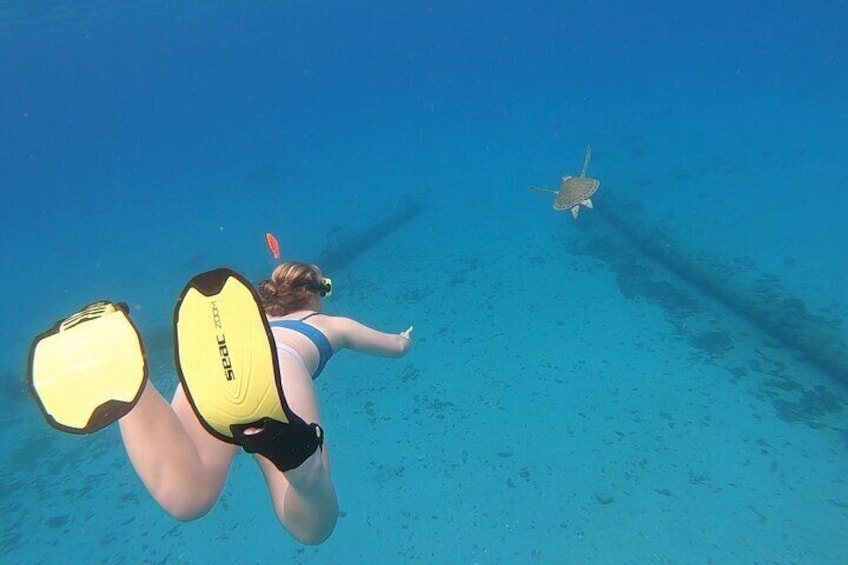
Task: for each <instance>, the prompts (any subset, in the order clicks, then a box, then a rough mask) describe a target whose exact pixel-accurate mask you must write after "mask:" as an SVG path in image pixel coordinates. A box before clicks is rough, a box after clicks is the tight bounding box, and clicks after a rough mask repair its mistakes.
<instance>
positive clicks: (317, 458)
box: [254, 355, 339, 545]
mask: <svg viewBox="0 0 848 565" xmlns="http://www.w3.org/2000/svg"><path fill="white" fill-rule="evenodd" d="M279 361H280V371H281V373H282V375H283V376H282V380H283V392H284V393H285V395H286V401H287V402H288V404H289V407H290V408H291V409H292V410H293V411H294V413H295V414H297V415H298V416H300V417H301V418H303V419H304V420H305V421H306V422H308V423H313V422H315V423H317V424H319V425H321V413H320V411H319V409H318V397H317V395H316V393H315V385H314V384H313V382H312V377H311V375H309V373H308V371H307V370H306V368H305V367H303V364H302V363H301V362H300V361H296V360H293V359H291V358H290V357H289V356H287V355H280V356H279ZM254 457H255V458H256V461H257V462H258V463H259V466H260V468H261V469H262V473H263V474H264V475H265V482H266V483H267V484H268V489H269V490H270V491H271V498H272V500H273V502H274V510H275V511H276V513H277V518H278V519H279V520H280V522H281V523H282V524H283V526H285V528H286V529H287V530H288V531H289V532H290V533H291V534H292V535H293V536H294V537H295V538H297V540H298V541H300V542H301V543H306V544H310V545H317V544H320V543H321V542H323V541H324V540H326V539H327V538H329V537H330V534H332V533H333V529H334V528H335V527H336V521H337V520H338V517H339V500H338V498H337V497H336V487H335V486H334V485H333V481H332V478H331V477H330V456H329V452H328V446H327V441H326V439H325V441H324V445H323V447H322V448H319V449H318V450H317V451H316V452H315V453H313V454H312V456H311V457H309V459H307V460H306V461H304V462H303V464H301V465H300V466H299V467H297V468H296V469H292V470H291V471H287V472H285V473H282V472H280V470H279V469H277V468H276V467H275V466H274V465H273V463H271V462H270V461H269V460H267V459H265V458H264V457H262V456H261V455H254Z"/></svg>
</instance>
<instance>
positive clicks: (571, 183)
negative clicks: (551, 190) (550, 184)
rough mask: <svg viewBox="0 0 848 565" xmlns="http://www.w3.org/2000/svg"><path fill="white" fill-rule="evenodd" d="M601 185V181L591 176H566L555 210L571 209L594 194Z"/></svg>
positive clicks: (560, 188) (555, 203)
mask: <svg viewBox="0 0 848 565" xmlns="http://www.w3.org/2000/svg"><path fill="white" fill-rule="evenodd" d="M599 186H601V181H599V180H598V179H593V178H590V177H565V178H564V179H562V186H560V187H559V192H558V193H557V197H556V201H555V202H554V210H560V211H561V210H570V209H571V208H574V207H575V206H577V205H578V204H580V203H581V202H583V201H584V200H586V199H587V198H591V197H592V195H593V194H595V192H596V191H597V190H598V187H599Z"/></svg>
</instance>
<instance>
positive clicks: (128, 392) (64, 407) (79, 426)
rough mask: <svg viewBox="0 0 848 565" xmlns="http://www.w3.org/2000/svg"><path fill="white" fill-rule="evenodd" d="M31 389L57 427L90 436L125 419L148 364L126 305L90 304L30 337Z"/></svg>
mask: <svg viewBox="0 0 848 565" xmlns="http://www.w3.org/2000/svg"><path fill="white" fill-rule="evenodd" d="M28 373H29V374H28V380H29V386H30V391H31V392H32V393H33V395H34V396H35V398H36V400H37V401H38V405H39V406H40V408H41V411H42V412H43V413H44V416H45V418H46V419H47V422H48V423H49V424H50V425H51V426H53V427H54V428H56V429H59V430H62V431H64V432H69V433H75V434H90V433H93V432H96V431H98V430H100V429H101V428H103V427H105V426H107V425H109V424H111V423H112V422H114V421H116V420H118V419H119V418H121V417H123V416H125V415H126V414H127V413H128V412H129V411H130V410H131V409H132V407H133V406H135V404H136V402H138V399H139V397H140V396H141V392H142V390H143V389H144V385H145V383H146V382H147V361H146V359H145V355H144V349H143V346H142V343H141V337H140V336H139V333H138V330H137V329H136V327H135V325H134V324H133V323H132V321H131V320H130V318H129V316H128V315H127V307H126V304H123V303H121V304H114V303H112V302H108V301H100V302H95V303H93V304H90V305H88V306H86V307H85V308H83V309H82V310H81V311H79V312H77V313H76V314H74V315H73V316H70V317H69V318H67V319H65V320H60V321H59V322H56V324H55V325H54V326H53V327H52V328H50V329H49V330H47V331H46V332H44V333H42V334H40V335H39V336H38V337H36V338H35V340H34V341H33V344H32V348H31V349H30V354H29V371H28Z"/></svg>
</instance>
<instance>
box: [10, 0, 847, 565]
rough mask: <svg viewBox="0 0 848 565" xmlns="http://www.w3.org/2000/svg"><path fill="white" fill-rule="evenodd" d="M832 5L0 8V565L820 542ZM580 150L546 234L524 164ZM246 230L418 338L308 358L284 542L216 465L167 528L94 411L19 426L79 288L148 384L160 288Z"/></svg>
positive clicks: (249, 483)
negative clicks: (403, 352) (309, 537)
mask: <svg viewBox="0 0 848 565" xmlns="http://www.w3.org/2000/svg"><path fill="white" fill-rule="evenodd" d="M847 14H848V4H846V2H844V1H822V2H814V3H792V2H781V1H778V0H775V1H765V0H763V1H751V2H741V3H739V2H727V1H724V2H717V3H716V2H714V3H696V2H666V1H660V0H655V1H649V2H639V3H629V2H613V1H583V2H571V1H567V2H541V1H540V2H534V1H531V2H521V3H516V2H504V1H491V2H478V1H469V2H443V1H431V2H407V3H398V2H362V3H349V2H339V1H331V2H321V3H311V2H302V1H294V2H284V3H281V2H268V1H257V2H250V3H237V2H223V1H220V0H216V1H211V2H189V1H177V2H165V1H153V0H148V1H143V2H136V3H135V4H134V5H133V6H132V7H126V6H123V5H118V4H117V3H113V2H106V1H100V2H95V1H89V0H86V1H81V2H74V3H72V4H69V3H62V2H52V1H40V0H39V1H34V2H15V1H11V2H2V3H0V85H2V87H0V185H1V186H2V194H3V195H4V198H5V200H6V205H5V206H3V207H2V210H1V211H0V214H2V221H0V241H2V247H0V249H2V253H0V262H2V272H3V274H4V275H5V276H4V278H3V280H2V281H0V290H2V296H3V300H2V305H3V309H4V311H5V315H4V316H3V317H2V320H0V338H2V340H3V342H4V343H6V348H5V353H4V354H3V355H0V383H2V386H0V391H2V394H1V395H0V413H2V414H3V416H2V418H0V421H2V422H3V424H4V426H5V427H6V429H7V434H6V435H5V437H4V440H3V442H4V449H3V452H4V454H3V456H2V458H0V465H2V469H3V473H4V476H5V477H6V478H7V486H6V487H5V488H4V489H2V491H1V492H2V495H0V497H2V498H0V506H2V509H3V511H2V515H3V536H2V547H0V555H2V556H3V560H4V562H15V563H40V562H55V561H57V560H58V559H60V558H61V556H63V555H65V554H68V552H71V551H72V552H73V554H74V555H84V556H85V560H86V561H88V562H109V563H111V562H116V563H117V562H181V563H182V562H185V563H199V562H210V561H212V562H216V561H223V560H225V559H226V560H234V559H238V560H240V561H245V560H246V561H250V562H262V561H266V560H270V559H272V558H273V559H280V558H281V557H282V558H288V559H291V560H295V561H296V562H316V563H322V562H326V563H342V562H347V563H351V562H370V563H383V562H385V563H397V562H402V561H411V560H417V561H419V562H420V561H423V562H449V563H450V562H457V563H458V562H463V563H464V562H480V563H523V562H528V561H530V560H533V561H538V562H551V563H562V562H576V563H579V562H588V561H593V562H602V563H607V562H610V563H650V562H653V563H665V562H667V563H708V562H717V563H736V562H738V563H752V562H757V563H836V562H843V561H845V560H846V559H848V542H846V539H845V536H844V534H843V532H844V531H845V529H846V527H848V484H846V481H845V478H844V477H845V474H844V469H845V467H846V464H848V423H846V418H848V411H846V409H845V407H846V399H848V392H846V384H848V371H846V370H845V366H846V363H848V362H846V361H845V359H846V356H845V355H843V353H845V351H846V345H845V344H846V343H848V332H846V328H845V320H846V318H848V302H846V291H848V253H846V241H848V231H846V228H845V223H844V220H843V216H844V210H845V209H848V191H846V190H845V186H846V184H848V164H846V163H848V161H846V159H845V153H846V149H848V30H846V27H845V25H844V23H843V22H844V20H845V17H846V15H847ZM589 143H591V144H592V145H593V149H594V152H593V160H592V163H591V166H590V169H589V174H590V176H593V177H596V178H598V179H600V181H601V186H600V189H599V191H598V193H597V194H596V195H595V196H594V197H593V202H594V209H586V208H583V209H582V211H581V213H580V217H579V220H578V221H576V222H575V221H573V220H572V219H571V217H570V214H568V213H567V212H566V213H561V212H555V211H554V210H553V209H552V207H551V204H552V202H553V197H551V198H548V197H547V195H539V194H535V193H533V192H531V191H529V190H528V187H529V186H530V185H540V186H545V187H548V188H551V189H557V188H558V187H559V185H560V182H561V177H562V176H564V175H577V174H579V172H580V168H581V165H582V163H583V156H584V150H585V148H586V145H587V144H589ZM413 208H414V210H415V211H416V213H415V214H412V215H411V217H407V216H404V213H405V211H407V212H408V211H409V210H411V209H413ZM397 217H403V218H404V219H403V220H402V221H399V222H396V223H395V224H391V222H389V223H388V224H387V223H386V220H387V219H389V220H391V218H397ZM266 231H271V232H273V233H275V234H276V235H277V236H278V238H279V239H280V240H281V242H282V246H283V255H284V256H285V257H287V258H293V259H299V260H308V261H317V260H319V259H320V258H322V257H325V258H326V257H335V258H338V257H340V256H343V257H345V261H344V262H343V263H342V262H341V261H338V260H337V263H338V264H339V267H338V269H337V270H336V271H335V272H331V273H330V274H331V275H332V276H333V278H334V281H335V282H336V285H337V289H338V290H337V291H336V293H335V294H336V296H334V302H333V303H332V304H331V305H330V311H331V313H338V314H343V315H350V316H354V317H357V318H358V319H360V320H362V321H363V322H365V323H369V324H371V325H374V326H376V327H379V328H382V329H385V330H386V331H400V330H402V329H404V328H406V327H407V326H408V325H409V324H410V323H413V324H415V327H416V330H415V338H416V343H415V350H414V352H413V353H412V354H411V355H410V356H409V357H407V358H405V359H403V360H400V361H388V360H382V359H369V358H362V357H357V356H355V355H353V354H345V355H341V356H338V358H337V359H334V361H333V363H332V364H331V366H330V368H329V369H328V370H327V371H326V372H325V374H324V375H323V376H322V377H321V380H320V381H319V393H320V394H321V400H322V403H323V404H322V409H323V410H324V412H325V418H326V423H327V433H328V441H329V442H331V443H332V445H333V456H334V474H335V480H336V482H337V487H338V489H339V493H340V499H341V506H342V511H343V517H342V519H341V520H340V523H339V526H338V529H337V531H336V532H335V533H334V535H333V537H332V538H331V539H330V541H328V542H327V543H326V544H324V545H322V546H320V547H318V548H305V547H303V546H300V545H298V544H297V543H296V542H295V541H293V540H292V539H291V538H290V537H288V535H287V534H286V533H285V532H284V531H283V530H282V528H280V527H279V525H278V524H277V523H276V521H275V518H274V516H273V512H272V510H271V507H270V504H269V502H268V498H267V492H266V490H265V485H264V484H263V482H262V480H261V478H260V475H259V473H257V471H256V469H255V468H254V466H253V465H252V463H251V462H250V460H249V459H248V458H241V459H240V460H239V462H238V464H237V466H236V468H235V469H234V471H233V474H232V476H231V478H230V481H229V483H228V487H227V489H226V491H225V494H224V497H223V499H222V501H221V502H220V503H219V505H218V506H217V507H216V508H215V509H214V510H213V512H212V513H211V514H210V515H208V516H206V517H204V518H203V519H201V520H199V521H196V522H193V523H189V524H181V523H178V522H176V521H174V520H173V519H171V518H170V517H168V516H167V515H166V514H165V513H164V512H162V511H161V510H160V509H159V508H158V507H157V506H156V505H155V503H154V502H153V501H152V500H151V499H150V498H149V496H148V495H147V493H146V491H145V490H144V487H143V485H141V483H140V481H139V480H138V479H137V478H136V476H135V474H134V472H133V470H132V467H131V466H130V465H129V463H128V461H127V460H126V456H125V455H124V453H123V448H122V446H121V443H120V437H119V435H118V433H117V430H114V429H111V428H110V429H107V430H105V431H104V432H102V433H100V434H98V435H95V436H92V437H82V438H80V437H69V436H64V435H61V434H59V433H58V432H55V431H53V430H52V429H50V428H49V427H48V426H47V425H46V424H45V423H44V422H43V420H42V419H41V416H40V413H39V412H38V410H37V408H36V406H35V403H34V402H33V401H32V399H31V397H30V396H29V393H28V391H27V387H26V382H25V377H26V363H27V354H28V349H29V346H30V343H31V341H32V339H33V337H34V336H35V335H36V334H37V333H39V332H40V331H43V330H44V329H46V328H47V327H49V326H50V325H51V324H52V323H53V322H54V321H55V320H57V319H59V318H61V317H63V316H66V315H68V314H70V313H72V312H74V311H76V310H77V309H78V308H80V307H81V306H83V305H84V304H86V303H88V302H91V301H93V300H96V299H99V298H110V299H113V300H125V301H127V302H128V303H129V304H130V305H131V307H132V309H133V317H134V319H135V320H136V321H137V323H138V324H139V326H140V328H141V330H142V333H143V334H144V335H145V338H146V341H147V343H148V353H149V356H150V359H151V365H152V367H151V368H152V370H153V372H154V373H155V374H154V377H155V379H156V380H157V384H160V385H161V387H162V388H163V389H164V392H165V393H166V394H167V393H169V392H170V390H171V389H173V386H174V383H175V377H174V369H173V362H172V360H171V355H172V352H171V350H170V347H171V345H170V323H171V317H172V309H173V305H174V301H175V300H176V297H177V296H178V294H179V292H180V290H181V289H182V287H183V285H184V284H185V282H186V281H187V280H188V279H189V278H190V277H191V276H192V275H194V274H196V273H198V272H200V271H202V270H204V269H208V268H212V267H217V266H221V265H227V266H230V267H232V268H235V269H238V270H240V271H242V272H244V273H246V274H248V275H249V276H250V277H251V278H252V279H255V280H259V279H260V278H261V277H263V276H264V275H266V274H267V273H268V272H269V270H270V269H271V268H272V266H273V262H272V259H271V257H270V254H269V253H268V251H267V249H266V247H265V240H264V234H265V232H266ZM333 252H335V254H333Z"/></svg>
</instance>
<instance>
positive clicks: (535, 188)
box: [530, 186, 559, 196]
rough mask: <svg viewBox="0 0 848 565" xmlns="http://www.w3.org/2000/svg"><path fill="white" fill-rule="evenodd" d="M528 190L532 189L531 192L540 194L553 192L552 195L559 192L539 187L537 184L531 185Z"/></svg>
mask: <svg viewBox="0 0 848 565" xmlns="http://www.w3.org/2000/svg"><path fill="white" fill-rule="evenodd" d="M530 190H532V191H533V192H538V193H541V194H553V195H554V196H556V195H558V194H559V192H557V191H556V190H551V189H549V188H540V187H538V186H531V187H530Z"/></svg>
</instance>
